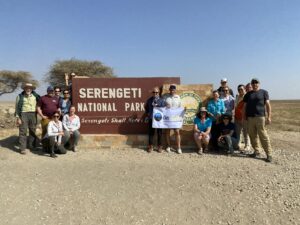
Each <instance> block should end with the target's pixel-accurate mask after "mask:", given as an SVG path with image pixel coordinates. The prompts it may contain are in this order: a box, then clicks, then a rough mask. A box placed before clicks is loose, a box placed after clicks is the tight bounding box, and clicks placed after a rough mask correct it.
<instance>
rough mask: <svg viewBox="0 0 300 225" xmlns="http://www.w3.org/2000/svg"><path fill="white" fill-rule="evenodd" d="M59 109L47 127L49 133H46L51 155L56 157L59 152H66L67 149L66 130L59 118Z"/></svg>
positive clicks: (45, 139)
mask: <svg viewBox="0 0 300 225" xmlns="http://www.w3.org/2000/svg"><path fill="white" fill-rule="evenodd" d="M59 118H60V113H59V111H57V112H55V113H54V114H53V116H52V119H51V121H50V122H49V124H48V127H47V134H46V135H45V138H44V142H45V144H46V145H47V146H48V151H49V153H50V157H52V158H56V157H57V155H56V154H55V153H58V154H66V153H67V151H66V149H65V148H64V142H65V141H64V139H63V136H64V132H63V126H62V122H61V121H60V120H59Z"/></svg>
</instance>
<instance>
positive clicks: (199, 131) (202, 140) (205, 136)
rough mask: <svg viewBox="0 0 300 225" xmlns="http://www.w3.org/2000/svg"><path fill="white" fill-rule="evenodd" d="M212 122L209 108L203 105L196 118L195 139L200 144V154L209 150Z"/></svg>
mask: <svg viewBox="0 0 300 225" xmlns="http://www.w3.org/2000/svg"><path fill="white" fill-rule="evenodd" d="M211 125H212V122H211V120H210V119H209V118H208V117H207V110H206V109H205V107H201V108H200V111H199V112H198V113H197V115H196V118H195V120H194V139H195V142H196V144H197V146H198V154H200V155H202V154H203V149H204V152H207V150H208V143H209V139H210V130H211Z"/></svg>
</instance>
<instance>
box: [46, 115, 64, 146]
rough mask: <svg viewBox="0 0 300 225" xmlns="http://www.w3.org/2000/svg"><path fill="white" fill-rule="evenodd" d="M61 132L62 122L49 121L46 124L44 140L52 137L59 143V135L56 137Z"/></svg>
mask: <svg viewBox="0 0 300 225" xmlns="http://www.w3.org/2000/svg"><path fill="white" fill-rule="evenodd" d="M62 131H63V126H62V122H61V121H58V122H57V123H56V122H54V121H53V120H52V121H50V122H49V123H48V127H47V134H46V135H45V137H44V138H48V137H53V136H55V137H56V138H55V140H56V142H59V143H60V142H61V138H62V136H61V135H58V134H59V133H60V132H62Z"/></svg>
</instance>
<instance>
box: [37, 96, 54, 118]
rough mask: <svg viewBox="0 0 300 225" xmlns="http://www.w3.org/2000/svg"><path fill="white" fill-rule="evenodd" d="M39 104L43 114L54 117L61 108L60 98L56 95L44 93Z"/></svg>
mask: <svg viewBox="0 0 300 225" xmlns="http://www.w3.org/2000/svg"><path fill="white" fill-rule="evenodd" d="M38 106H39V107H40V108H41V110H42V112H43V115H45V116H47V117H52V116H53V114H54V113H55V112H56V111H57V110H58V108H59V105H58V99H57V97H55V96H53V97H51V96H49V95H44V96H43V97H41V98H40V100H39V102H38Z"/></svg>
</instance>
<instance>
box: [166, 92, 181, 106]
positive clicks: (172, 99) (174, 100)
mask: <svg viewBox="0 0 300 225" xmlns="http://www.w3.org/2000/svg"><path fill="white" fill-rule="evenodd" d="M165 101H166V105H167V107H168V108H179V107H181V99H180V96H179V95H171V94H167V95H166V96H165Z"/></svg>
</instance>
